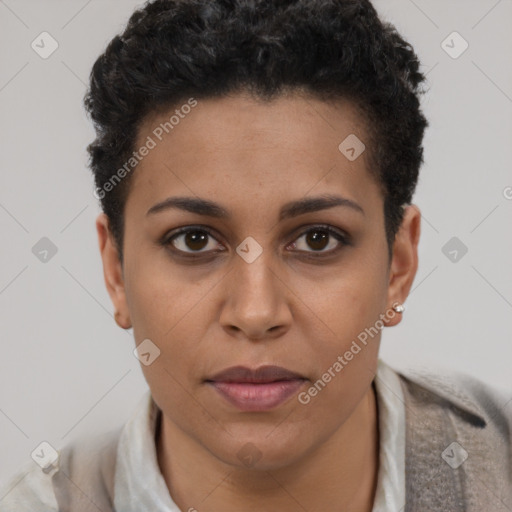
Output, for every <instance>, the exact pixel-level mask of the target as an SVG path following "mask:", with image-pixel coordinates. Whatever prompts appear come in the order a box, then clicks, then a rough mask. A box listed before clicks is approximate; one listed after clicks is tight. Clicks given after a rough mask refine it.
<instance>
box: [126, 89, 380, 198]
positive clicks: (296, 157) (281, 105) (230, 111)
mask: <svg viewBox="0 0 512 512" xmlns="http://www.w3.org/2000/svg"><path fill="white" fill-rule="evenodd" d="M194 101H196V102H197V103H196V104H195V106H194V107H192V108H189V107H187V108H185V107H184V106H185V105H190V104H193V103H190V102H187V101H186V100H184V101H183V103H180V104H177V105H175V106H173V107H172V108H169V109H166V110H163V111H159V112H156V113H152V114H151V115H149V116H147V117H146V119H145V120H144V121H143V123H141V125H140V127H139V133H138V137H137V143H136V148H140V147H142V146H144V145H145V144H147V143H148V142H149V141H151V142H150V143H149V144H147V145H150V146H152V149H151V150H150V151H148V152H147V154H146V156H145V157H144V158H142V159H141V160H140V162H139V163H138V165H137V167H136V171H135V173H134V174H135V175H134V176H133V180H134V182H133V186H132V187H131V191H132V192H131V193H130V196H129V198H128V202H130V201H131V202H137V203H139V204H141V205H142V204H144V205H147V204H149V203H154V202H157V201H158V200H161V199H163V198H164V196H165V195H170V194H171V193H182V194H186V195H187V196H190V195H198V196H203V197H205V196H207V197H209V198H212V196H215V198H216V199H219V196H222V197H229V198H231V199H232V200H236V199H238V200H242V201H244V202H245V201H247V200H248V199H251V200H263V199H265V198H266V199H267V201H268V202H271V201H275V200H279V198H280V197H282V195H283V194H286V195H292V196H294V197H299V196H305V195H306V194H308V191H311V193H313V192H315V193H326V192H331V191H332V189H333V188H337V189H338V190H340V191H341V192H344V195H345V196H347V197H348V198H349V199H355V196H357V195H360V194H361V193H362V192H363V191H366V192H373V193H375V191H376V188H378V187H377V185H376V183H375V182H374V179H373V178H372V177H371V176H370V173H369V172H368V165H369V163H368V161H369V158H368V154H367V151H366V150H364V151H363V152H362V153H361V154H360V156H359V157H357V158H356V159H352V158H348V157H350V156H351V155H352V153H350V152H349V153H346V152H345V153H344V152H342V151H341V150H346V149H347V145H348V146H354V143H355V144H356V145H357V144H360V146H355V150H356V151H358V152H359V151H361V148H363V147H364V146H362V144H365V146H368V144H369V141H368V140H367V135H366V129H365V124H364V122H363V118H362V116H361V114H360V113H359V111H358V109H357V107H356V105H354V104H353V103H351V102H350V101H348V100H340V101H338V102H336V103H332V102H323V101H321V100H318V99H313V98H311V97H305V96H300V95H297V94H295V95H288V96H282V97H279V98H278V99H275V100H273V101H271V102H264V101H261V100H255V99H253V98H250V97H249V96H247V95H245V94H238V95H235V96H230V97H225V98H220V99H208V100H202V99H197V100H194ZM344 141H348V142H347V143H344ZM340 144H341V150H340ZM349 149H350V148H349ZM347 155H348V157H347ZM370 189H371V190H370ZM132 195H133V197H131V196H132ZM149 206H151V204H149Z"/></svg>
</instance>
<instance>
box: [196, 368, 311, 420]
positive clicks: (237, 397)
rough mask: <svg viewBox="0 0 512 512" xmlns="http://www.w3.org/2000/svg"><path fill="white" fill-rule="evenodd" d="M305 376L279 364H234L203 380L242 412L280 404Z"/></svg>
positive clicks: (297, 387) (302, 382)
mask: <svg viewBox="0 0 512 512" xmlns="http://www.w3.org/2000/svg"><path fill="white" fill-rule="evenodd" d="M306 380H307V379H306V378H305V377H304V376H302V375H300V374H298V373H296V372H292V371H290V370H287V369H286V368H282V367H280V366H260V367H259V368H256V369H255V370H252V369H250V368H247V367H244V366H234V367H231V368H227V369H226V370H223V371H221V372H219V373H217V374H216V375H214V376H213V377H211V378H209V379H206V381H205V382H206V383H207V384H208V385H210V386H212V387H213V389H215V390H216V391H217V392H218V393H219V394H220V396H221V397H223V399H225V400H226V401H227V402H229V403H230V404H231V405H234V406H235V407H237V408H238V409H241V410H243V411H253V412H256V411H267V410H269V409H273V408H275V407H277V406H278V405H280V404H282V403H284V402H285V401H286V400H287V399H288V398H290V397H291V396H292V395H293V394H295V393H296V392H297V391H298V390H299V389H300V388H301V387H302V386H303V384H304V382H305V381H306Z"/></svg>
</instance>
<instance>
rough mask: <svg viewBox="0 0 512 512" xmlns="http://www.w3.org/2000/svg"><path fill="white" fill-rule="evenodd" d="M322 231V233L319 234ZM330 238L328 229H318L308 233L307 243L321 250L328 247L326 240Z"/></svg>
mask: <svg viewBox="0 0 512 512" xmlns="http://www.w3.org/2000/svg"><path fill="white" fill-rule="evenodd" d="M319 233H320V235H318V234H319ZM328 238H329V234H328V233H327V232H326V231H321V230H316V231H310V232H309V234H308V235H307V239H306V240H307V243H308V244H309V246H310V247H311V248H312V249H315V250H321V249H324V248H325V247H326V244H325V242H326V240H327V239H328Z"/></svg>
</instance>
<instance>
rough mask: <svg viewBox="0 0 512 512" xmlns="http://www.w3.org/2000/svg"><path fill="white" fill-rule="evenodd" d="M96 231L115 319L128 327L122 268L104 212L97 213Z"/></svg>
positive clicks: (129, 325)
mask: <svg viewBox="0 0 512 512" xmlns="http://www.w3.org/2000/svg"><path fill="white" fill-rule="evenodd" d="M96 231H97V232H98V244H99V247H100V253H101V259H102V261H103V277H104V279H105V285H106V287H107V291H108V294H109V295H110V299H111V300H112V303H113V304H114V308H115V310H116V313H115V321H116V323H117V325H119V327H121V328H122V329H129V328H130V327H131V320H130V313H129V311H128V306H127V302H126V294H125V288H124V276H123V268H122V265H121V260H120V258H119V253H118V251H117V247H116V245H115V242H114V237H113V235H112V232H111V230H110V223H109V219H108V217H107V215H106V214H105V213H101V214H100V215H98V217H97V219H96Z"/></svg>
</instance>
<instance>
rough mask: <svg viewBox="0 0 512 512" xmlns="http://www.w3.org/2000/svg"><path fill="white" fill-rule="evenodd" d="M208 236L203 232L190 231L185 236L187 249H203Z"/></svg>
mask: <svg viewBox="0 0 512 512" xmlns="http://www.w3.org/2000/svg"><path fill="white" fill-rule="evenodd" d="M207 238H208V234H207V233H205V232H203V231H191V232H189V233H186V235H185V243H186V244H187V247H188V248H189V249H195V250H199V249H203V248H204V247H205V246H206V245H207Z"/></svg>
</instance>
